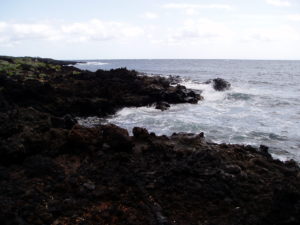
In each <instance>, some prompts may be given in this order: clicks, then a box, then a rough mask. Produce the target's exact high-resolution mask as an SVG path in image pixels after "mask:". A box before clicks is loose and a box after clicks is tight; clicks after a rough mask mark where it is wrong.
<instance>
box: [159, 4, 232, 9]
mask: <svg viewBox="0 0 300 225" xmlns="http://www.w3.org/2000/svg"><path fill="white" fill-rule="evenodd" d="M163 8H167V9H186V10H189V9H227V10H230V9H232V7H231V6H230V5H225V4H187V3H168V4H165V5H163Z"/></svg>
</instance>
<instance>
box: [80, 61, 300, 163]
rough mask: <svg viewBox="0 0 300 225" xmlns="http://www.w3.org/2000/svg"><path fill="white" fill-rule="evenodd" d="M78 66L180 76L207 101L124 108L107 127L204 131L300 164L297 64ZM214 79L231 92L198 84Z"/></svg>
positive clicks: (162, 131)
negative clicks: (262, 147)
mask: <svg viewBox="0 0 300 225" xmlns="http://www.w3.org/2000/svg"><path fill="white" fill-rule="evenodd" d="M77 66H78V67H79V68H81V69H88V70H92V71H94V70H97V69H111V68H119V67H127V68H128V69H135V70H138V71H140V72H143V73H147V74H149V75H151V74H160V75H163V76H167V75H179V76H180V77H182V78H183V81H182V83H183V84H184V85H185V86H187V87H189V88H192V89H197V90H202V91H203V96H204V98H205V100H204V101H201V102H199V103H198V104H197V105H191V104H181V105H174V106H172V107H171V109H170V110H168V111H164V112H161V111H158V110H155V109H154V108H151V107H141V108H125V109H123V110H121V111H120V112H118V114H117V115H116V116H114V117H112V118H110V119H108V122H112V123H115V124H117V125H119V126H122V127H125V128H127V129H129V130H131V129H132V128H133V127H134V126H142V127H146V128H147V129H149V130H150V131H154V132H156V133H158V134H172V133H173V132H183V131H184V132H193V133H199V132H202V131H203V132H204V133H205V135H206V137H207V139H209V140H211V141H214V142H218V143H220V142H226V143H239V144H251V145H256V146H257V145H260V144H265V145H268V146H270V150H271V152H272V154H273V155H274V156H275V157H278V158H280V159H283V160H286V159H290V158H293V159H296V160H297V161H300V100H299V97H300V61H267V60H94V61H88V62H86V63H82V64H78V65H77ZM216 77H221V78H224V79H225V80H227V81H229V82H230V83H231V85H232V88H231V89H230V90H228V91H225V92H216V91H214V90H213V88H212V87H211V86H210V85H207V84H203V83H202V82H204V81H206V80H208V79H212V78H216Z"/></svg>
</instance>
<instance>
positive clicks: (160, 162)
mask: <svg viewBox="0 0 300 225" xmlns="http://www.w3.org/2000/svg"><path fill="white" fill-rule="evenodd" d="M30 110H31V113H30V115H32V117H31V118H22V120H21V121H22V123H25V124H26V125H25V124H24V128H23V130H25V129H26V132H19V133H16V134H15V135H14V136H12V137H11V138H12V139H13V138H16V139H15V140H21V138H24V140H26V141H23V142H22V141H19V145H21V147H20V149H18V148H17V147H15V148H14V147H13V146H10V144H11V145H13V144H14V143H15V144H16V145H17V144H18V142H9V140H7V146H10V147H9V148H6V149H2V156H1V157H2V159H6V160H4V161H3V162H2V163H1V164H2V166H0V189H1V190H0V221H1V224H70V225H71V224H136V225H140V224H145V225H147V224H182V225H185V224H195V225H197V224H221V225H223V224H224V225H225V224H226V225H227V224H228V225H235V224H236V225H238V224H246V225H247V224H249V225H250V224H298V222H299V221H300V214H299V210H300V191H299V190H300V178H299V177H300V176H299V171H300V170H299V167H298V166H297V165H296V163H294V162H293V161H289V162H286V163H283V162H281V161H278V160H274V159H272V157H271V156H270V155H269V153H268V151H267V149H266V147H264V146H262V147H261V148H260V149H255V148H253V147H251V146H241V145H227V144H221V145H218V144H213V143H207V142H206V141H205V138H204V137H203V133H201V134H198V135H195V134H186V133H180V134H173V135H172V136H170V137H167V136H156V135H155V134H154V133H150V134H149V133H148V131H147V130H146V129H144V128H134V130H133V134H134V136H129V135H128V132H127V130H125V129H122V128H120V127H117V126H115V125H112V124H109V125H103V126H99V127H97V128H85V127H82V126H79V125H75V126H73V127H72V128H71V129H66V128H54V127H51V123H49V124H48V125H46V124H44V123H43V122H42V121H45V119H47V114H43V113H39V112H37V111H34V110H32V109H26V110H24V111H21V112H20V114H19V116H21V117H22V116H25V117H26V115H27V113H26V111H30ZM19 119H20V118H18V116H17V115H15V117H14V118H13V122H15V124H16V125H17V126H21V125H20V124H19V123H18V121H20V120H19ZM24 121H25V122H24ZM26 121H27V123H26ZM28 121H31V122H32V121H34V123H31V122H30V123H29V122H28ZM10 122H12V121H10ZM30 124H34V125H30ZM41 140H42V141H41ZM13 149H14V151H12V150H13ZM3 151H6V152H3ZM3 153H5V154H3Z"/></svg>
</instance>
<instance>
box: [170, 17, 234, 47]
mask: <svg viewBox="0 0 300 225" xmlns="http://www.w3.org/2000/svg"><path fill="white" fill-rule="evenodd" d="M233 35H234V32H233V31H232V30H231V29H230V28H229V27H228V26H226V25H225V24H223V23H219V22H215V21H211V20H208V19H195V20H192V19H189V20H186V21H184V23H183V24H182V26H180V27H177V28H176V29H170V30H169V31H168V37H167V42H168V43H169V44H186V43H189V44H193V43H199V42H203V41H205V42H211V43H213V42H220V41H221V42H226V41H228V40H230V39H232V37H233Z"/></svg>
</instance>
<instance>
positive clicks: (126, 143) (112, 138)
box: [102, 124, 133, 152]
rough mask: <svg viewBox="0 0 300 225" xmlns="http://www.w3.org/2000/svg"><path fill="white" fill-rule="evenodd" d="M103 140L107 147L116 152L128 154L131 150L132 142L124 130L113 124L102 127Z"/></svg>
mask: <svg viewBox="0 0 300 225" xmlns="http://www.w3.org/2000/svg"><path fill="white" fill-rule="evenodd" d="M102 130H103V138H104V141H105V142H106V143H108V145H110V146H111V147H112V149H115V150H117V151H124V152H128V151H131V150H132V146H133V144H132V141H131V139H130V137H129V134H128V131H127V130H126V129H123V128H120V127H118V126H116V125H114V124H108V125H104V126H103V128H102Z"/></svg>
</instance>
